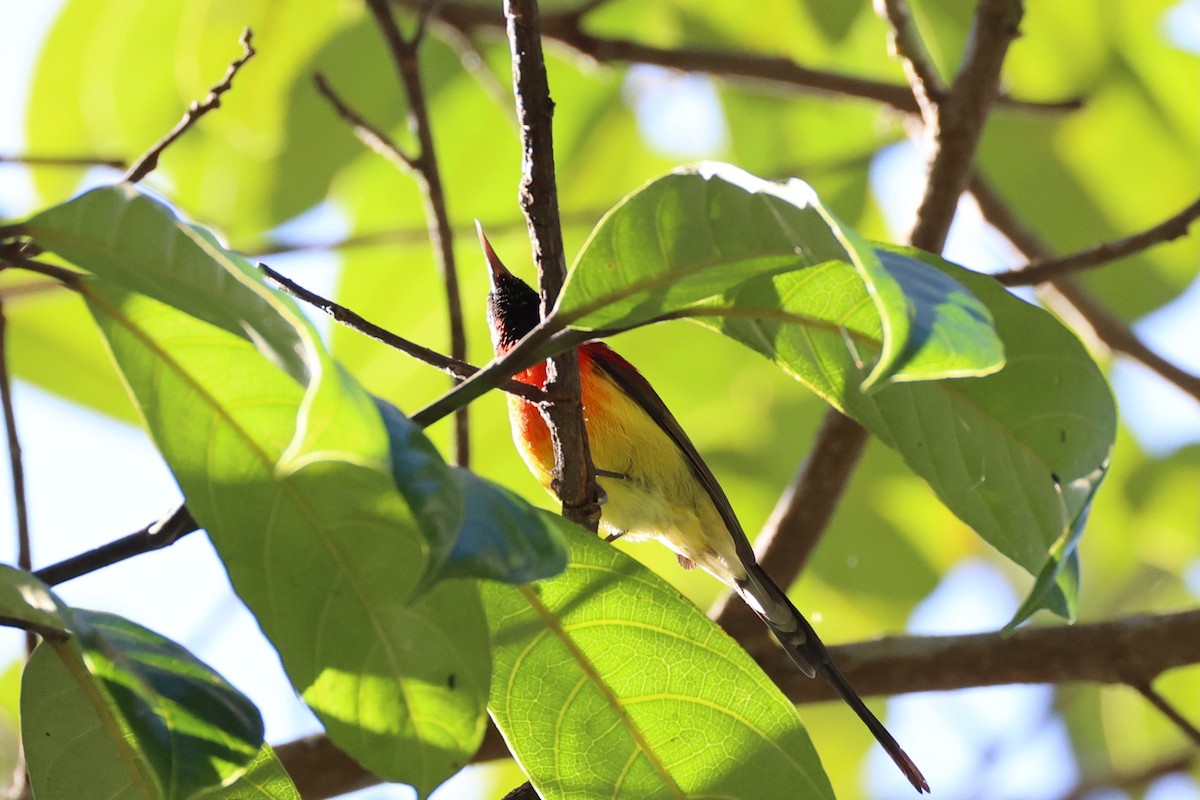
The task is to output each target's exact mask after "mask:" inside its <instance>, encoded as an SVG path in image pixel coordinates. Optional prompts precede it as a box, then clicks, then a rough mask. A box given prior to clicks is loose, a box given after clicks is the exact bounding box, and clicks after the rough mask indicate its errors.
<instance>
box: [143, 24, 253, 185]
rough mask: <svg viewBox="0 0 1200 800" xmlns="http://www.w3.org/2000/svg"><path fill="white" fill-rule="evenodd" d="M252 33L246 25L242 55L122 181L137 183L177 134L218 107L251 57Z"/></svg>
mask: <svg viewBox="0 0 1200 800" xmlns="http://www.w3.org/2000/svg"><path fill="white" fill-rule="evenodd" d="M252 36H253V34H252V33H251V31H250V29H249V28H246V29H245V30H244V31H242V35H241V38H239V39H238V41H239V42H240V43H241V45H242V54H241V55H240V56H238V58H236V59H235V60H234V61H233V62H232V63H231V64H230V65H229V68H228V69H226V70H225V76H224V77H223V78H221V82H220V83H217V84H216V85H214V86H213V87H212V88H211V89H209V90H208V96H207V97H205V98H204V99H203V100H201V101H200V102H199V103H195V102H194V103H192V104H191V105H190V106H189V107H188V110H187V112H186V113H185V114H184V115H183V118H182V119H181V120H179V122H178V123H176V125H175V127H174V128H172V129H171V130H170V131H169V132H168V133H167V135H166V136H164V137H163V138H161V139H159V140H158V142H157V143H156V144H155V145H154V146H153V147H151V148H150V149H149V150H148V151H146V154H145V155H144V156H142V157H141V158H139V159H138V160H137V161H136V162H134V165H133V166H132V167H130V168H129V171H128V172H126V173H125V176H124V178H123V180H126V181H129V182H130V183H137V182H138V181H140V180H141V179H142V178H144V177H146V176H147V175H149V174H150V173H151V172H153V171H154V169H155V167H157V166H158V157H159V156H161V155H162V154H163V151H164V150H166V149H167V148H168V147H170V146H171V144H172V143H173V142H174V141H175V140H176V139H178V138H179V137H180V136H182V135H183V134H184V133H185V132H186V131H187V129H188V128H190V127H192V126H193V125H195V124H196V123H197V122H198V121H199V120H200V118H201V117H203V116H204V115H205V114H207V113H208V112H210V111H212V110H213V109H214V108H220V106H221V95H223V94H225V93H226V92H228V91H229V90H230V89H232V88H233V78H234V76H235V75H237V74H238V70H240V69H241V68H242V67H243V66H244V65H245V64H246V62H247V61H249V60H250V59H252V58H254V54H255V50H254V47H253V46H252V45H251V44H250V39H251V37H252Z"/></svg>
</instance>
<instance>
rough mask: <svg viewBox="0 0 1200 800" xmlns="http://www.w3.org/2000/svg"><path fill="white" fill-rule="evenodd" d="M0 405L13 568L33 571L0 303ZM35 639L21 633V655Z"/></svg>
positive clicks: (27, 651)
mask: <svg viewBox="0 0 1200 800" xmlns="http://www.w3.org/2000/svg"><path fill="white" fill-rule="evenodd" d="M0 405H2V406H3V407H4V430H5V432H6V433H7V434H8V468H9V472H10V474H11V476H12V491H13V508H14V509H15V510H16V515H17V566H18V567H20V568H21V569H23V570H25V571H26V572H28V571H30V570H32V569H33V550H32V546H31V545H30V539H29V507H28V505H27V504H26V498H25V466H24V463H23V462H22V459H21V438H20V436H19V435H18V434H17V414H16V411H15V410H14V409H13V399H12V377H11V376H10V375H9V374H8V319H7V318H6V317H5V315H4V306H3V305H2V304H0ZM36 644H37V638H36V637H35V636H34V634H33V633H32V632H30V631H26V632H25V655H26V656H28V655H29V654H30V653H32V652H33V648H34V646H35V645H36Z"/></svg>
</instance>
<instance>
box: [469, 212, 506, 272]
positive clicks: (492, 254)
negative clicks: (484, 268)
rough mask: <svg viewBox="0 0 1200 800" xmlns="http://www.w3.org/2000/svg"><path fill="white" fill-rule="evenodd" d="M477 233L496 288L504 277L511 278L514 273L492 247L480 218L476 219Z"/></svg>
mask: <svg viewBox="0 0 1200 800" xmlns="http://www.w3.org/2000/svg"><path fill="white" fill-rule="evenodd" d="M475 233H477V234H478V235H479V246H480V247H482V248H483V255H484V256H485V257H486V258H487V262H488V271H489V274H490V275H491V279H492V289H496V288H497V286H498V285H499V283H500V281H501V280H502V279H503V278H511V277H512V273H510V272H509V271H508V268H507V267H505V266H504V262H502V261H501V260H500V257H499V256H498V255H496V251H495V250H493V249H492V243H491V242H489V241H488V238H487V234H485V233H484V232H483V224H482V223H480V221H479V220H475Z"/></svg>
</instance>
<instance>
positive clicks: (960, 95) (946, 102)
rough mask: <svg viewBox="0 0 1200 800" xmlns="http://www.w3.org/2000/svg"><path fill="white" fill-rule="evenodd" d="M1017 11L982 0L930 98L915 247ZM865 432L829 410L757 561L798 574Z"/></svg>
mask: <svg viewBox="0 0 1200 800" xmlns="http://www.w3.org/2000/svg"><path fill="white" fill-rule="evenodd" d="M885 2H888V4H889V5H888V7H887V8H885V9H884V11H885V13H886V14H888V15H889V19H890V18H892V17H893V16H894V17H896V19H895V20H893V24H898V25H899V26H901V27H903V28H904V29H905V32H904V34H903V35H900V34H897V36H896V39H897V45H898V46H899V47H900V49H901V50H902V51H903V54H904V57H906V58H908V59H913V60H916V61H922V60H923V59H924V56H923V54H922V51H921V50H920V49H919V48H918V47H917V45H916V44H914V42H915V41H916V40H917V37H918V34H917V33H916V32H915V31H914V30H912V29H911V19H909V18H908V15H907V7H906V6H905V5H903V4H902V2H897V0H885ZM1020 17H1021V3H1020V0H980V3H979V5H978V7H977V9H976V16H975V21H974V24H973V27H972V30H973V31H974V36H973V37H972V39H971V45H970V47H969V48H968V50H967V52H966V54H965V56H964V59H963V66H962V68H961V69H960V71H959V73H958V75H957V76H956V77H955V79H954V83H953V84H952V86H951V87H950V89H949V91H946V92H942V91H940V89H939V91H938V92H937V94H936V95H935V96H932V97H931V98H930V99H931V101H932V102H931V103H930V105H929V107H928V113H929V118H928V119H926V126H927V133H930V134H931V135H930V136H929V138H928V147H929V152H928V163H929V166H928V168H927V173H926V174H927V180H926V183H925V193H924V196H923V198H922V200H921V205H920V207H919V209H918V210H917V221H916V225H915V226H914V228H913V231H912V233H911V234H910V236H909V243H910V244H912V245H914V246H916V247H920V248H922V249H925V250H930V251H933V252H940V251H941V249H942V246H943V244H944V243H945V241H946V234H947V233H948V232H949V230H950V224H951V222H953V220H954V214H955V212H956V211H957V209H958V199H959V197H960V196H961V195H962V193H963V191H964V189H965V188H966V186H967V184H968V182H969V180H970V176H971V172H972V169H973V162H974V158H975V151H976V149H977V147H978V145H979V138H980V135H981V133H982V130H983V125H984V122H985V121H986V119H987V114H988V111H989V109H990V108H991V102H992V100H993V99H994V98H995V96H996V87H997V86H998V84H999V81H1000V67H1001V65H1002V64H1003V63H1004V56H1005V54H1006V53H1007V51H1008V46H1009V44H1010V43H1011V42H1012V40H1013V37H1014V36H1015V35H1016V29H1017V24H1018V23H1019V21H1020ZM909 75H910V78H912V79H913V80H928V81H933V80H936V77H935V76H934V74H933V71H932V67H931V66H929V65H928V64H927V63H924V64H920V65H918V66H914V67H912V68H911V69H910V70H909ZM930 88H932V87H927V86H923V85H922V86H917V87H914V91H915V92H917V93H918V94H922V93H925V92H926V91H927V90H928V89H930ZM866 440H867V431H866V429H865V428H863V427H862V426H861V425H859V424H858V423H857V422H854V421H853V420H850V419H847V418H844V417H842V415H841V414H840V413H839V412H838V411H837V410H835V409H831V410H830V411H829V412H828V413H827V414H826V417H825V422H824V423H823V425H822V428H821V433H820V434H819V437H818V443H817V445H818V446H817V447H816V448H815V449H814V451H813V453H812V454H811V456H810V457H809V459H808V461H807V463H806V464H805V466H804V467H803V469H802V471H801V475H800V477H799V483H796V484H793V486H791V487H789V489H788V490H787V492H786V493H785V494H784V496H783V497H781V498H780V500H779V502H778V504H777V505H776V508H775V512H774V513H773V514H772V521H775V520H779V521H780V523H781V526H782V525H783V524H786V527H787V532H786V534H787V535H782V534H783V533H784V531H782V530H780V531H779V533H780V534H781V535H775V536H771V538H770V540H769V541H768V542H765V543H760V544H759V547H758V555H759V557H760V561H762V562H764V563H770V564H772V566H773V569H771V570H770V571H771V572H772V574H777V579H778V580H781V581H782V580H784V579H787V578H789V577H790V578H791V579H792V580H794V579H795V577H796V576H798V575H799V573H800V569H801V567H802V563H803V560H804V559H806V558H807V556H808V553H810V552H811V551H812V549H814V548H815V547H816V545H817V543H818V542H819V541H820V538H821V536H822V535H823V534H824V532H825V529H826V528H827V526H828V524H829V520H830V519H832V517H833V512H834V509H835V507H836V505H837V502H838V501H839V499H840V498H841V492H840V491H833V490H831V489H830V483H829V480H828V479H829V477H830V476H833V475H836V476H839V480H840V481H841V484H842V485H843V486H844V484H845V483H848V482H849V479H850V476H851V474H852V473H853V471H854V468H855V467H856V466H857V465H858V461H859V458H860V457H861V454H862V451H863V448H864V447H865V445H866ZM801 530H802V531H803V533H800V531H801ZM797 538H798V541H793V539H797ZM783 585H785V586H786V585H789V584H788V583H784V584H783ZM735 608H736V604H732V603H730V602H729V599H728V598H726V599H725V601H724V603H723V605H722V606H720V607H718V608H717V609H716V613H717V615H718V616H719V618H720V619H721V620H722V622H723V624H726V625H728V626H731V627H732V628H733V630H739V631H740V630H742V629H743V626H744V625H746V624H747V623H748V620H747V619H746V618H745V617H744V616H743V612H742V611H740V610H735Z"/></svg>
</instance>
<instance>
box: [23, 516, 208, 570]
mask: <svg viewBox="0 0 1200 800" xmlns="http://www.w3.org/2000/svg"><path fill="white" fill-rule="evenodd" d="M198 530H200V527H199V526H198V525H197V524H196V521H195V520H194V519H192V515H191V513H190V512H189V511H188V510H187V507H186V506H183V505H180V506H178V507H177V508H176V509H175V510H174V511H172V512H171V513H170V514H168V515H167V516H165V517H163V518H162V519H161V520H158V521H157V522H152V523H150V524H149V525H147V526H146V527H144V528H142V529H141V530H139V531H135V532H133V533H131V534H129V535H128V536H122V537H121V538H120V539H117V540H115V541H112V542H109V543H108V544H104V545H101V546H100V547H97V548H95V549H94V550H89V551H87V552H86V553H81V554H80V555H77V556H72V557H71V558H68V559H67V560H65V561H60V562H59V563H57V564H52V565H50V566H48V567H42V568H41V569H39V570H38V571H37V572H35V573H34V575H37V576H38V577H39V578H41V579H42V580H43V581H45V582H46V583H48V584H50V585H51V586H57V585H58V584H60V583H66V582H67V581H69V580H74V579H75V578H78V577H80V576H83V575H87V574H88V573H91V572H95V571H96V570H98V569H103V568H104V567H108V566H111V565H113V564H116V563H117V562H119V561H124V560H125V559H127V558H132V557H134V556H137V555H141V554H142V553H149V552H151V551H153V550H161V549H162V548H164V547H169V546H170V545H173V544H175V543H176V542H177V541H179V540H180V539H182V538H183V537H184V536H187V535H188V534H189V533H194V532H195V531H198Z"/></svg>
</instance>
